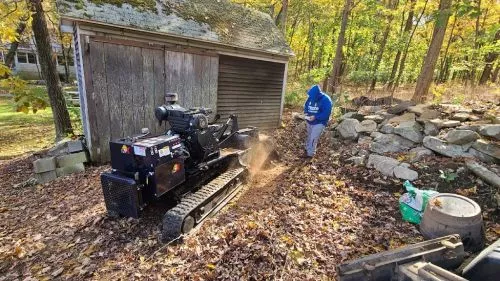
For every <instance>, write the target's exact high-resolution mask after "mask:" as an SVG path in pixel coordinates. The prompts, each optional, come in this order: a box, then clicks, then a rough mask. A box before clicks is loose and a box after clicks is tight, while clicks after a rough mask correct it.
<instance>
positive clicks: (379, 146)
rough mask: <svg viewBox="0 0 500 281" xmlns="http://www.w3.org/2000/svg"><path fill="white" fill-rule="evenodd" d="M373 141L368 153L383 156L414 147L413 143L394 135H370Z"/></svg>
mask: <svg viewBox="0 0 500 281" xmlns="http://www.w3.org/2000/svg"><path fill="white" fill-rule="evenodd" d="M371 136H372V137H374V141H373V142H372V143H371V144H370V151H372V152H375V153H379V154H383V153H386V152H401V151H407V150H409V149H411V148H412V147H414V146H415V143H413V142H412V141H410V140H408V139H405V138H403V137H401V136H398V135H394V134H382V133H376V134H372V135H371Z"/></svg>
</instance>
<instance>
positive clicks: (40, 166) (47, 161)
mask: <svg viewBox="0 0 500 281" xmlns="http://www.w3.org/2000/svg"><path fill="white" fill-rule="evenodd" d="M55 169H56V158H55V157H46V158H41V159H37V160H35V161H33V171H34V172H35V173H44V172H49V171H53V170H55Z"/></svg>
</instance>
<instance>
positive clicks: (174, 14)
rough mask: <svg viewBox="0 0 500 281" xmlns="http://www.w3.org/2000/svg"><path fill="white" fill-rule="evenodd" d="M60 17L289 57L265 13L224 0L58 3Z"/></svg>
mask: <svg viewBox="0 0 500 281" xmlns="http://www.w3.org/2000/svg"><path fill="white" fill-rule="evenodd" d="M58 9H59V13H60V14H61V16H62V17H63V18H66V19H73V20H85V21H91V22H95V23H104V24H113V25H118V26H123V27H125V28H127V27H129V28H134V29H140V30H146V31H153V32H156V33H162V34H166V35H173V36H181V37H188V38H193V39H197V40H203V41H210V42H213V43H217V44H223V45H228V46H234V47H239V48H242V49H252V50H258V51H264V52H267V53H274V54H278V55H285V56H290V55H293V53H292V50H291V49H290V47H289V46H288V44H287V43H286V40H285V39H284V37H283V35H282V34H281V31H280V30H279V29H278V28H277V27H276V25H275V24H274V22H273V20H272V19H271V17H270V16H269V15H267V14H265V13H262V12H259V11H256V10H254V9H251V8H247V7H244V6H241V5H239V4H235V3H232V2H230V1H229V0H58Z"/></svg>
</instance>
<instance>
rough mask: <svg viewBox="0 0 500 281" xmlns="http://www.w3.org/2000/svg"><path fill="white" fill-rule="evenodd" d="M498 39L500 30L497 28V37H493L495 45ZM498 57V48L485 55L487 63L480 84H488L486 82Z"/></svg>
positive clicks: (499, 38)
mask: <svg viewBox="0 0 500 281" xmlns="http://www.w3.org/2000/svg"><path fill="white" fill-rule="evenodd" d="M498 40H500V30H497V32H496V33H495V38H494V39H493V45H495V44H496V42H497V41H498ZM497 58H498V50H492V51H491V52H489V53H488V54H487V55H486V56H485V58H484V62H485V65H484V69H483V72H482V73H481V78H479V85H484V84H486V82H487V81H488V79H489V78H490V76H491V71H492V70H493V64H494V63H495V61H496V59H497ZM497 68H498V66H497ZM493 82H494V81H493Z"/></svg>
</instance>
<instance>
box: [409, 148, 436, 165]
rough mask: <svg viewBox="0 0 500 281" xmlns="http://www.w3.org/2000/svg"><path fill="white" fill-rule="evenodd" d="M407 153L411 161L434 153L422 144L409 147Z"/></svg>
mask: <svg viewBox="0 0 500 281" xmlns="http://www.w3.org/2000/svg"><path fill="white" fill-rule="evenodd" d="M408 154H409V156H410V160H411V162H417V161H420V160H422V159H423V158H424V157H425V156H432V155H434V152H432V150H430V149H427V148H425V147H423V146H418V147H415V148H412V149H410V151H409V153H408Z"/></svg>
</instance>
